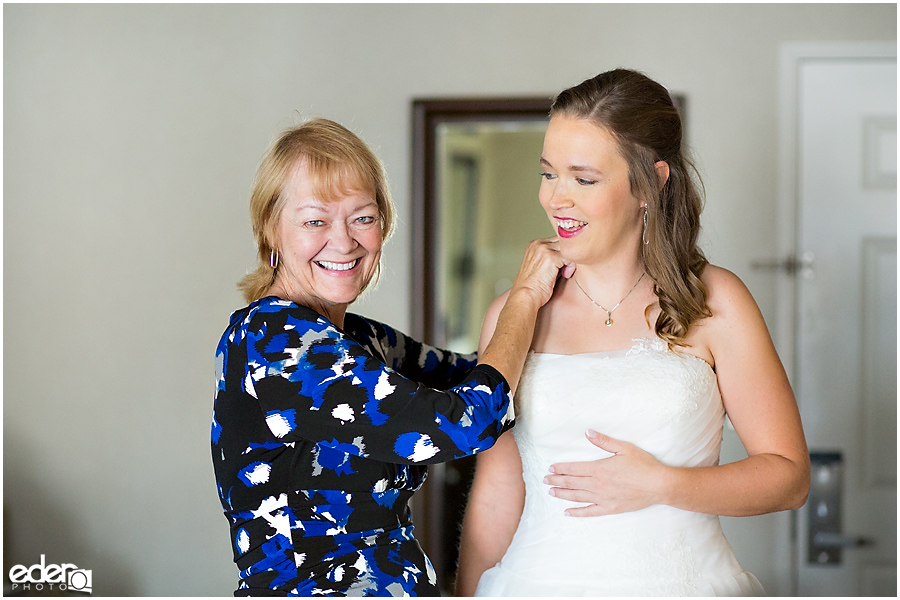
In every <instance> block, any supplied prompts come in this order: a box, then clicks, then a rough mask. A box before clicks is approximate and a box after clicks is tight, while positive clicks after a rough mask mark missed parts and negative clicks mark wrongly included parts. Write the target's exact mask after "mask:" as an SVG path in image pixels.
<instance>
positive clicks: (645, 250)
mask: <svg viewBox="0 0 900 600" xmlns="http://www.w3.org/2000/svg"><path fill="white" fill-rule="evenodd" d="M550 116H551V117H554V116H565V117H574V118H578V119H585V120H588V121H591V122H593V123H594V124H596V125H598V126H600V127H602V128H603V129H604V130H606V131H608V132H609V133H611V134H612V135H613V137H614V138H615V139H616V140H617V142H618V145H619V149H620V151H621V153H622V156H623V158H625V160H626V161H627V162H628V171H629V180H630V184H631V193H632V194H633V195H634V196H635V197H636V198H638V199H640V200H643V201H644V202H646V204H647V229H646V232H645V236H646V237H645V239H646V240H648V243H647V244H641V248H642V252H641V262H642V264H643V267H644V270H645V271H646V272H647V275H649V276H650V278H651V279H652V280H653V291H654V292H655V293H656V296H657V297H658V298H659V307H660V309H661V312H660V314H659V316H658V317H657V319H656V326H655V330H656V334H657V335H658V336H659V337H660V338H662V339H664V340H666V341H667V342H668V343H669V344H671V345H677V346H684V345H686V342H685V338H686V336H687V333H688V329H689V328H690V326H691V324H692V323H694V322H695V321H698V320H700V319H702V318H705V317H709V316H710V315H711V314H712V313H711V312H710V310H709V306H708V305H707V303H706V300H707V295H708V293H707V289H706V286H705V285H704V284H703V282H702V281H701V280H700V274H701V273H702V272H703V269H704V268H705V267H706V265H707V264H708V262H707V260H706V257H705V256H704V255H703V252H702V251H701V250H700V248H699V247H698V246H697V238H698V236H699V234H700V212H701V211H702V210H703V200H702V197H701V194H700V192H699V191H698V189H699V190H702V186H703V184H702V182H701V181H700V176H699V173H697V169H696V167H694V165H693V163H692V162H691V161H690V159H689V158H688V157H687V152H686V150H685V149H684V148H683V143H682V124H681V116H680V115H679V113H678V110H677V109H676V107H675V105H674V103H673V102H672V98H671V97H670V96H669V92H668V91H667V90H666V88H664V87H663V86H661V85H660V84H658V83H657V82H655V81H653V80H652V79H650V78H649V77H647V76H646V75H644V74H643V73H639V72H637V71H631V70H628V69H615V70H613V71H607V72H605V73H601V74H599V75H597V76H596V77H592V78H591V79H588V80H586V81H583V82H582V83H580V84H578V85H576V86H574V87H571V88H569V89H567V90H564V91H562V92H560V94H559V95H558V96H557V97H556V99H555V100H554V101H553V105H552V108H551V109H550ZM658 161H665V162H666V163H667V164H668V166H669V179H668V180H667V181H666V183H665V185H664V186H663V188H662V190H660V189H659V179H658V177H657V171H656V167H655V166H654V165H655V164H656V163H657V162H658ZM694 177H696V178H697V183H696V184H695V182H694ZM698 184H699V185H698ZM650 308H651V307H648V308H647V314H649V310H650Z"/></svg>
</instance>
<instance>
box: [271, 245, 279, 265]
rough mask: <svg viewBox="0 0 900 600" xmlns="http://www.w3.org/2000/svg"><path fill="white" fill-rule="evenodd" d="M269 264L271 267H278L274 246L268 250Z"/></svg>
mask: <svg viewBox="0 0 900 600" xmlns="http://www.w3.org/2000/svg"><path fill="white" fill-rule="evenodd" d="M269 266H270V267H272V268H273V269H277V268H278V250H275V249H274V248H273V249H272V250H271V251H270V252H269Z"/></svg>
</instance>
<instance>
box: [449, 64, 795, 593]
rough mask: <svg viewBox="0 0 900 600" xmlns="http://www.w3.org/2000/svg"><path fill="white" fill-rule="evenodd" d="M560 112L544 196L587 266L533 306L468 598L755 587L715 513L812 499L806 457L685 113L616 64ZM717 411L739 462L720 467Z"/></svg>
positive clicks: (549, 137) (469, 558) (490, 472)
mask: <svg viewBox="0 0 900 600" xmlns="http://www.w3.org/2000/svg"><path fill="white" fill-rule="evenodd" d="M550 117H551V118H550V123H549V125H548V128H547V133H546V136H545V138H544V148H543V152H542V155H541V160H540V162H541V167H542V169H543V171H544V172H543V173H542V177H543V179H542V182H541V187H540V192H539V197H540V202H541V205H542V206H543V207H544V209H545V211H546V212H547V216H548V217H549V219H550V222H551V223H552V225H553V226H554V227H555V228H556V231H557V233H558V236H559V238H560V251H561V252H562V254H563V256H564V258H566V259H568V260H571V261H572V262H573V263H574V264H575V265H576V270H575V274H574V276H573V277H572V278H571V279H568V280H560V281H559V283H558V284H557V286H556V289H555V290H554V293H553V296H552V298H551V300H550V302H548V303H547V304H546V305H545V307H544V308H543V309H542V311H541V313H540V315H539V317H538V323H537V327H536V330H535V335H534V340H533V344H532V352H531V353H530V354H529V356H528V359H527V362H526V365H525V370H524V372H523V374H522V379H521V383H520V386H519V390H518V392H517V396H516V403H517V408H516V412H517V414H518V421H517V425H516V427H515V428H514V429H513V431H511V432H507V433H506V434H504V435H503V436H502V437H501V438H500V440H499V441H498V443H497V444H496V445H495V446H494V448H493V449H491V450H489V451H487V452H485V453H483V454H482V455H480V456H479V459H478V465H477V468H476V475H475V481H474V483H473V486H472V491H471V494H470V498H469V503H468V507H467V509H466V514H465V518H464V524H463V531H462V542H461V548H460V565H459V576H458V582H457V593H458V594H459V595H473V593H474V594H476V595H482V596H501V595H506V596H534V595H536V596H552V595H563V596H589V595H590V596H600V595H616V596H620V595H622V596H624V595H644V596H668V595H758V594H762V593H764V592H763V589H762V586H761V585H760V584H759V582H758V580H757V579H756V578H755V577H754V576H753V575H752V574H751V573H748V572H746V571H744V570H743V569H742V568H741V566H740V565H739V564H738V562H737V560H736V559H735V557H734V554H733V553H732V551H731V548H730V546H729V545H728V542H727V541H726V539H725V537H724V536H723V534H722V530H721V527H720V525H719V519H718V515H728V516H742V515H758V514H763V513H768V512H773V511H780V510H787V509H794V508H798V507H800V506H802V505H803V503H804V502H805V500H806V496H807V493H808V491H809V454H808V451H807V448H806V442H805V439H804V435H803V430H802V427H801V424H800V416H799V413H798V410H797V405H796V402H795V400H794V396H793V393H792V391H791V387H790V384H789V383H788V380H787V377H786V375H785V372H784V369H783V367H782V365H781V362H780V360H779V358H778V355H777V354H776V351H775V348H774V346H773V344H772V341H771V338H770V336H769V333H768V330H767V329H766V325H765V322H764V321H763V317H762V315H761V314H760V311H759V309H758V308H757V306H756V303H755V302H754V300H753V298H752V296H751V295H750V293H749V291H748V290H747V288H746V287H745V286H744V284H743V283H742V282H741V281H740V279H738V278H737V277H736V276H735V275H734V274H732V273H730V272H729V271H727V270H725V269H722V268H719V267H716V266H713V265H710V264H708V263H707V261H706V259H705V258H704V256H703V254H702V253H701V252H700V250H699V248H698V247H697V236H698V233H699V215H700V210H701V200H700V196H699V194H698V193H697V191H696V188H695V184H694V182H693V180H692V177H691V175H690V172H689V171H688V168H689V167H691V168H692V165H690V163H689V162H688V160H687V159H686V158H685V157H684V155H683V153H682V148H681V144H682V142H681V121H680V118H679V116H678V113H677V111H676V109H675V107H674V106H673V104H672V101H671V98H670V97H669V94H668V92H667V91H666V90H665V88H663V87H662V86H661V85H659V84H658V83H656V82H654V81H653V80H651V79H649V78H647V77H646V76H644V75H643V74H640V73H637V72H634V71H628V70H624V69H618V70H615V71H610V72H607V73H602V74H600V75H598V76H597V77H594V78H592V79H588V80H587V81H585V82H583V83H581V84H580V85H577V86H575V87H573V88H570V89H568V90H565V91H564V92H562V93H561V94H559V96H558V97H557V98H556V100H555V101H554V104H553V108H552V109H551V113H550ZM504 302H505V298H504V297H503V296H501V297H500V298H498V299H497V300H496V301H495V302H494V304H493V305H492V306H491V308H490V310H489V312H488V315H487V317H486V319H485V325H484V329H483V332H482V340H490V339H491V335H492V333H493V331H494V327H495V323H496V319H497V315H498V313H499V311H500V309H501V308H502V307H503V303H504ZM726 415H728V417H729V418H730V420H731V422H732V424H733V425H734V428H735V430H736V432H737V434H738V436H739V437H740V439H741V441H742V442H743V444H744V447H745V449H746V451H747V454H748V457H747V458H746V459H744V460H740V461H737V462H734V463H730V464H725V465H719V464H718V463H719V449H720V446H721V441H722V427H723V424H724V419H725V416H726ZM476 588H477V589H476Z"/></svg>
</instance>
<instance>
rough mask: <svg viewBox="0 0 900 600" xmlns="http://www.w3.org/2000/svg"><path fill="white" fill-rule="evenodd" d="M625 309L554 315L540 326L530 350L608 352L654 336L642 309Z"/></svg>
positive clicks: (546, 316) (543, 320) (597, 309)
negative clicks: (609, 311) (610, 311)
mask: <svg viewBox="0 0 900 600" xmlns="http://www.w3.org/2000/svg"><path fill="white" fill-rule="evenodd" d="M624 308H625V307H620V309H619V310H615V311H613V312H612V313H611V314H607V313H606V312H605V311H603V310H602V309H600V308H596V310H594V311H585V310H556V311H553V312H552V314H547V315H545V317H544V318H542V319H541V322H539V324H538V327H537V330H536V331H535V336H534V343H533V346H532V348H533V350H534V351H535V352H546V353H550V354H582V353H589V352H607V351H615V350H623V349H628V348H631V347H632V346H633V345H634V340H636V339H640V338H646V337H652V336H653V335H654V333H653V330H652V329H651V328H650V327H649V326H648V325H647V321H646V319H645V318H644V312H643V307H635V308H632V309H631V310H622V309H624ZM601 313H602V314H601ZM607 322H609V324H607Z"/></svg>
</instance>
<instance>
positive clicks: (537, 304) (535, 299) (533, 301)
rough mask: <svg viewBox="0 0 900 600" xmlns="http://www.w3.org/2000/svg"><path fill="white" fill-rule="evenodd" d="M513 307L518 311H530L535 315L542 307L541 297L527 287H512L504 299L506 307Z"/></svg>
mask: <svg viewBox="0 0 900 600" xmlns="http://www.w3.org/2000/svg"><path fill="white" fill-rule="evenodd" d="M510 305H514V306H516V307H517V308H518V309H520V310H529V309H532V310H534V311H535V313H537V311H538V310H540V308H541V306H543V302H542V301H541V295H540V293H539V292H538V291H537V290H534V289H532V288H530V287H528V286H523V285H520V286H514V287H513V288H512V289H511V290H510V292H509V296H508V297H507V298H506V306H510Z"/></svg>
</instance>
